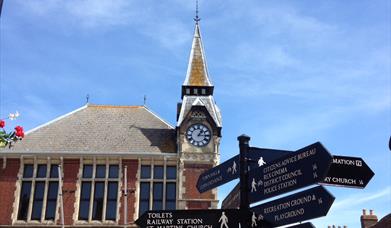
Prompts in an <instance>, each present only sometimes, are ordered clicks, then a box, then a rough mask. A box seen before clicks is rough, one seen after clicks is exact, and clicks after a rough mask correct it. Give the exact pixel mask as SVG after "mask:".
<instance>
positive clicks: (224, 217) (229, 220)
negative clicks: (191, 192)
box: [136, 209, 240, 228]
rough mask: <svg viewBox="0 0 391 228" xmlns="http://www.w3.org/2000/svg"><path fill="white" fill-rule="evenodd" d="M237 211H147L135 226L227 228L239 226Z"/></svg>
mask: <svg viewBox="0 0 391 228" xmlns="http://www.w3.org/2000/svg"><path fill="white" fill-rule="evenodd" d="M238 214H239V210H234V209H229V210H167V211H147V212H145V213H144V214H143V215H142V216H141V217H140V218H139V219H137V221H136V224H137V225H139V226H140V227H143V228H144V227H145V228H229V227H238V226H239V217H240V216H238Z"/></svg>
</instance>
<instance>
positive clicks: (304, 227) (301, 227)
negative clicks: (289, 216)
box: [287, 222, 315, 228]
mask: <svg viewBox="0 0 391 228" xmlns="http://www.w3.org/2000/svg"><path fill="white" fill-rule="evenodd" d="M287 228H315V226H314V225H312V223H310V222H306V223H300V224H296V225H293V226H288V227H287Z"/></svg>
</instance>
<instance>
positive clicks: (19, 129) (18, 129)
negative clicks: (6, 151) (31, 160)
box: [15, 126, 24, 138]
mask: <svg viewBox="0 0 391 228" xmlns="http://www.w3.org/2000/svg"><path fill="white" fill-rule="evenodd" d="M15 135H16V136H17V137H19V138H23V137H24V132H23V127H21V126H16V127H15Z"/></svg>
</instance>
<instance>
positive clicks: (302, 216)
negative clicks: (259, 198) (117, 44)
mask: <svg viewBox="0 0 391 228" xmlns="http://www.w3.org/2000/svg"><path fill="white" fill-rule="evenodd" d="M334 199H335V198H334V196H333V195H331V194H330V193H329V192H328V191H327V190H326V189H325V188H324V187H322V186H317V187H314V188H311V189H308V190H305V191H302V192H299V193H296V194H293V195H290V196H287V197H283V198H280V199H277V200H274V201H271V202H268V203H264V204H261V205H259V206H256V207H254V208H251V211H252V213H253V215H252V220H251V222H252V223H251V226H252V227H257V226H258V222H259V221H264V222H266V223H268V224H271V225H272V227H276V226H282V225H287V224H291V223H296V222H300V221H305V220H309V219H313V218H318V217H321V216H325V215H326V214H327V212H328V211H329V209H330V207H331V205H332V204H333V202H334ZM299 227H300V226H299Z"/></svg>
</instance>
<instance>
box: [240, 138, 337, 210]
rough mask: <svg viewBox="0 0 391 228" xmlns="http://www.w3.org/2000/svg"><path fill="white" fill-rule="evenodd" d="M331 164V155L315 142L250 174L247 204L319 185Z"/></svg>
mask: <svg viewBox="0 0 391 228" xmlns="http://www.w3.org/2000/svg"><path fill="white" fill-rule="evenodd" d="M331 161H332V156H331V155H330V153H329V152H328V151H327V150H326V148H324V147H323V145H322V144H321V143H320V142H317V143H314V144H312V145H309V146H307V147H304V148H302V149H300V150H298V151H296V152H294V153H291V154H288V155H286V156H283V157H281V158H279V159H277V160H275V161H273V162H271V163H269V164H266V165H264V166H262V167H259V168H258V169H255V170H252V171H250V173H249V178H248V182H249V184H248V189H249V193H248V194H249V201H250V203H255V202H258V201H260V200H264V199H267V198H270V197H273V196H276V195H279V194H282V193H286V192H289V191H292V190H295V189H299V188H302V187H305V186H308V185H312V184H315V183H318V182H320V181H321V180H323V179H324V177H325V175H326V174H327V171H328V169H329V167H330V164H331Z"/></svg>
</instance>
